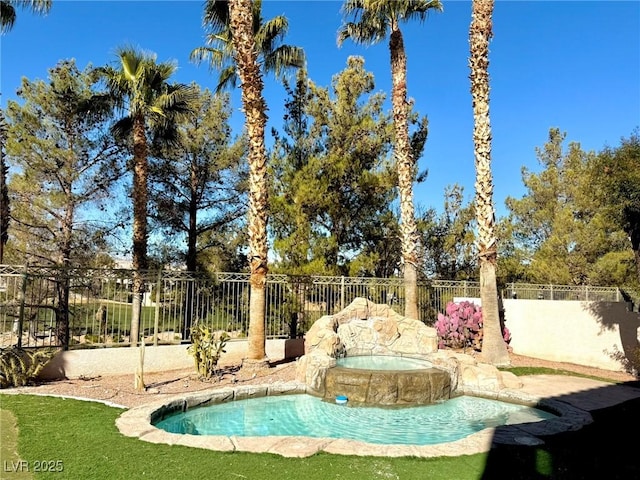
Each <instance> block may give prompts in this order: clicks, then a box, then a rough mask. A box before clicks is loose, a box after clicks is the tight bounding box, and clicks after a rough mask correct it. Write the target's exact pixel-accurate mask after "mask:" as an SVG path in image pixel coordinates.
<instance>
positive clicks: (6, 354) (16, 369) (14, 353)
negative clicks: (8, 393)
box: [0, 345, 57, 388]
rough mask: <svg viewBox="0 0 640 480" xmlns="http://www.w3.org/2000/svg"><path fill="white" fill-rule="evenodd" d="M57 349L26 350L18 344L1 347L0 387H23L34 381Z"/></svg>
mask: <svg viewBox="0 0 640 480" xmlns="http://www.w3.org/2000/svg"><path fill="white" fill-rule="evenodd" d="M56 352H57V350H56V349H55V348H48V347H47V348H38V349H35V350H25V349H23V348H19V347H17V346H15V345H14V346H12V347H8V348H0V388H9V387H22V386H24V385H27V384H28V383H31V382H33V380H35V378H36V377H37V376H38V374H39V373H40V371H41V370H42V369H43V368H44V366H45V365H46V364H47V363H49V360H51V359H52V358H53V356H54V355H55V354H56Z"/></svg>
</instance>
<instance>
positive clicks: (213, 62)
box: [190, 0, 305, 91]
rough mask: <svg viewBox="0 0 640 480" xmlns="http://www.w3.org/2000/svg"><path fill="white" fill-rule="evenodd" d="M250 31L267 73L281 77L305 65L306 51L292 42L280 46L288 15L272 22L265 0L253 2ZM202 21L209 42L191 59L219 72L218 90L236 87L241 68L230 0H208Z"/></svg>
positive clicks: (195, 51) (277, 17)
mask: <svg viewBox="0 0 640 480" xmlns="http://www.w3.org/2000/svg"><path fill="white" fill-rule="evenodd" d="M251 12H252V25H251V27H252V28H251V30H252V34H253V35H254V38H255V44H256V48H257V51H258V58H257V60H256V61H257V62H258V64H259V65H260V66H261V70H262V72H264V73H271V72H272V73H274V74H275V75H276V77H277V78H278V79H282V78H283V77H284V76H285V74H286V73H287V72H288V71H289V70H290V69H291V68H300V67H303V66H304V63H305V56H304V50H303V49H302V48H299V47H294V46H291V45H280V42H281V41H282V39H283V38H284V36H285V35H286V33H287V30H288V29H289V21H288V20H287V18H286V17H284V16H282V15H278V16H276V17H274V18H272V19H271V20H269V21H266V22H265V21H264V19H263V18H262V0H256V1H254V2H252V10H251ZM203 23H204V24H205V25H207V26H208V27H209V28H210V30H211V31H210V33H209V34H208V35H207V45H206V46H204V47H198V48H195V49H193V51H192V52H191V55H190V59H191V61H193V62H196V63H197V64H200V63H201V62H203V61H208V62H209V66H210V67H211V68H212V69H215V70H217V71H219V72H220V75H219V78H218V86H217V87H216V91H220V90H222V89H224V88H227V87H233V88H235V87H236V86H237V83H238V71H237V68H236V65H235V60H234V56H233V53H234V45H233V35H232V31H231V28H230V25H229V5H228V2H227V1H219V0H208V1H207V3H206V4H205V10H204V21H203Z"/></svg>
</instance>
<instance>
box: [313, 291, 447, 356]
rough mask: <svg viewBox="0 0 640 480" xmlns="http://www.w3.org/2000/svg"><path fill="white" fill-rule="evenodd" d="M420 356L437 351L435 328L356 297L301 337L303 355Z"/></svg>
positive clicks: (385, 306)
mask: <svg viewBox="0 0 640 480" xmlns="http://www.w3.org/2000/svg"><path fill="white" fill-rule="evenodd" d="M316 350H319V351H321V352H323V353H325V354H327V355H329V356H331V357H340V356H343V355H345V354H346V355H406V356H423V355H427V354H430V353H433V352H436V351H437V350H438V336H437V334H436V330H435V328H432V327H427V326H426V325H425V324H424V323H422V322H420V321H418V320H414V319H411V318H407V317H404V316H402V315H400V314H399V313H397V312H395V311H394V310H393V309H392V308H390V307H389V306H388V305H381V304H375V303H373V302H370V301H369V300H367V299H366V298H356V299H355V300H354V301H353V302H351V304H350V305H349V306H347V307H346V308H345V309H344V310H342V311H340V312H338V313H336V314H335V315H325V316H323V317H321V318H320V319H318V320H317V321H316V322H315V323H314V324H313V325H312V326H311V328H310V329H309V331H308V332H307V335H306V336H305V353H306V354H309V353H311V352H313V351H316Z"/></svg>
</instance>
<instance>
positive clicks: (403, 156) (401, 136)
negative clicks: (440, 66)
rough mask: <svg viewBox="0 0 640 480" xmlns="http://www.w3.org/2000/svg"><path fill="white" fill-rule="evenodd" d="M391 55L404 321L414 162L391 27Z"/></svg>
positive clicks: (409, 292)
mask: <svg viewBox="0 0 640 480" xmlns="http://www.w3.org/2000/svg"><path fill="white" fill-rule="evenodd" d="M389 50H390V52H391V80H392V90H391V103H392V107H393V125H394V129H395V143H394V150H393V156H394V158H395V162H396V168H397V170H398V191H399V193H400V236H401V242H402V261H403V268H404V273H403V276H404V291H405V311H404V314H405V316H406V317H409V318H414V319H416V320H417V319H418V285H417V284H418V265H417V264H418V253H417V238H418V235H417V228H416V220H415V212H414V205H413V180H414V177H415V168H416V166H415V160H414V158H413V152H411V144H410V142H409V123H408V120H407V113H408V106H407V57H406V54H405V50H404V41H403V39H402V32H401V31H400V29H399V28H397V26H393V28H392V32H391V38H390V40H389Z"/></svg>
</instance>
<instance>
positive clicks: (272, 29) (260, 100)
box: [192, 0, 304, 366]
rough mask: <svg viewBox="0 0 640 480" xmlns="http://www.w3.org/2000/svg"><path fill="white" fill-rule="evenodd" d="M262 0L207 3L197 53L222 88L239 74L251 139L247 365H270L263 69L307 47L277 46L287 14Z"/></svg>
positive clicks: (296, 63) (296, 59)
mask: <svg viewBox="0 0 640 480" xmlns="http://www.w3.org/2000/svg"><path fill="white" fill-rule="evenodd" d="M261 5H262V2H261V1H259V0H258V1H255V2H251V0H231V1H219V0H209V1H207V3H206V5H205V18H204V21H205V24H207V25H209V26H210V27H211V29H212V32H211V34H210V35H209V38H208V43H209V46H208V47H201V48H199V49H196V50H194V52H192V58H193V59H195V60H197V61H201V60H204V59H209V61H210V64H211V66H212V67H215V68H219V69H220V70H221V73H220V80H219V83H218V87H217V89H218V90H219V89H220V88H223V87H225V86H231V85H235V83H236V80H237V79H238V78H239V79H240V82H241V87H242V103H243V106H244V113H245V126H246V130H247V136H248V139H249V155H248V163H249V211H248V218H247V225H248V233H249V268H250V271H251V278H250V288H251V290H250V300H249V301H250V305H249V338H248V343H249V345H248V350H247V359H246V360H247V364H246V365H247V366H250V365H251V364H256V366H261V365H264V364H266V362H267V358H266V348H265V347H266V337H265V318H266V310H265V285H266V281H267V273H268V271H269V269H268V265H267V251H268V245H267V221H268V216H269V215H268V189H267V154H266V148H265V141H264V130H265V126H266V123H267V114H266V110H267V105H266V102H265V100H264V97H263V95H262V91H263V88H264V83H263V80H262V72H263V71H264V72H275V73H276V75H278V76H281V75H282V74H283V73H284V72H285V71H286V70H287V69H288V68H291V67H300V66H303V65H304V52H303V50H302V49H300V48H298V47H291V46H288V45H281V46H279V47H276V46H275V45H276V44H277V43H278V41H279V40H281V39H282V37H283V36H284V35H285V33H286V31H287V25H288V24H287V20H286V18H285V17H281V16H280V17H276V18H274V19H272V20H270V21H268V22H266V23H264V22H263V20H262V16H261Z"/></svg>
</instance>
